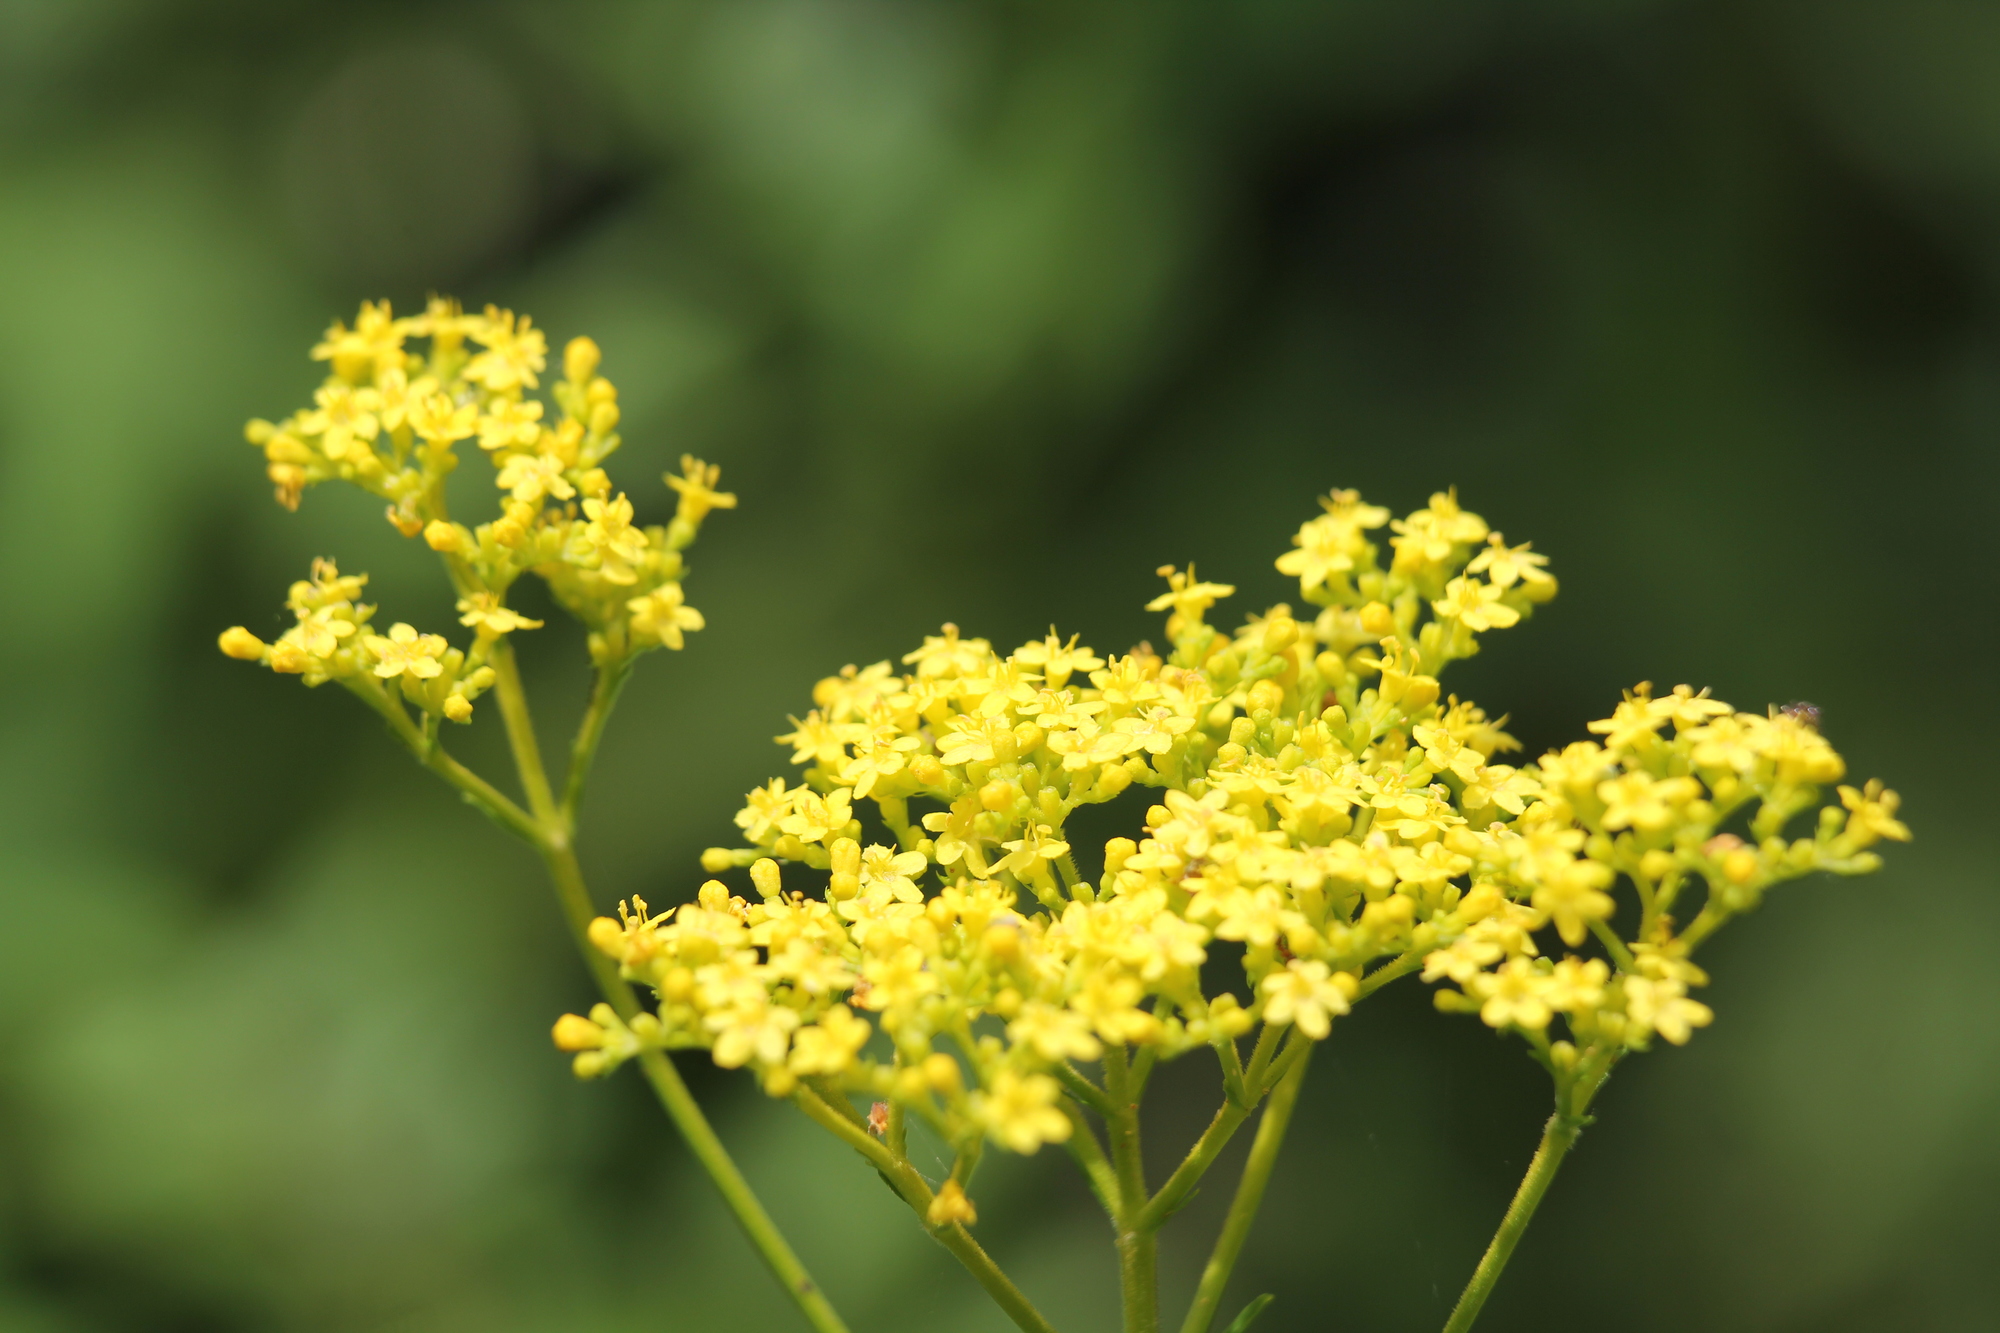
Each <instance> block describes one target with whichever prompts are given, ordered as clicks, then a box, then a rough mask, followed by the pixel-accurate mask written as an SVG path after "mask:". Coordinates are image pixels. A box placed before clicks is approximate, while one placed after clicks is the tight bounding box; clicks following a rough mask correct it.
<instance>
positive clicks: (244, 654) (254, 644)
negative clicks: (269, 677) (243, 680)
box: [215, 625, 264, 662]
mask: <svg viewBox="0 0 2000 1333" xmlns="http://www.w3.org/2000/svg"><path fill="white" fill-rule="evenodd" d="M215 646H216V647H218V648H220V649H222V651H223V652H224V653H225V654H226V655H228V656H230V657H233V658H235V659H236V660H237V661H239V662H261V661H262V660H263V659H264V641H263V640H262V639H260V638H258V637H257V636H256V635H254V634H252V633H251V632H250V631H249V630H247V629H244V628H243V627H242V626H241V625H232V626H231V627H229V628H228V629H226V630H224V631H222V634H221V636H220V637H219V638H217V639H216V641H215Z"/></svg>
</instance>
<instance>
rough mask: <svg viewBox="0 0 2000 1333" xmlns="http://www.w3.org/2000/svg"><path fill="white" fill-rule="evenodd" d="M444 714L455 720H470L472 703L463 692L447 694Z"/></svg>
mask: <svg viewBox="0 0 2000 1333" xmlns="http://www.w3.org/2000/svg"><path fill="white" fill-rule="evenodd" d="M444 715H445V716H446V717H447V718H449V719H450V720H451V721H453V722H470V721H472V705H471V704H470V703H468V702H467V701H466V698H465V696H464V695H462V694H451V695H446V696H445V701H444Z"/></svg>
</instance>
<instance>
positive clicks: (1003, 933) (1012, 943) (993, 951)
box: [980, 926, 1021, 965]
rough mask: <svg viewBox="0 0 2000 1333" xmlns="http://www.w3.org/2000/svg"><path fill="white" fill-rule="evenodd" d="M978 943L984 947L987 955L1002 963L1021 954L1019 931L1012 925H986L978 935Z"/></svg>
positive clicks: (1010, 960)
mask: <svg viewBox="0 0 2000 1333" xmlns="http://www.w3.org/2000/svg"><path fill="white" fill-rule="evenodd" d="M980 944H981V945H983V946H984V947H985V949H986V956H987V957H989V958H991V959H992V960H993V961H994V962H996V963H1000V964H1002V965H1005V964H1007V963H1011V962H1013V961H1014V960H1015V959H1016V958H1019V957H1020V956H1021V932H1020V930H1018V929H1017V928H1016V927H1013V926H988V927H987V928H986V933H985V934H984V935H982V936H980Z"/></svg>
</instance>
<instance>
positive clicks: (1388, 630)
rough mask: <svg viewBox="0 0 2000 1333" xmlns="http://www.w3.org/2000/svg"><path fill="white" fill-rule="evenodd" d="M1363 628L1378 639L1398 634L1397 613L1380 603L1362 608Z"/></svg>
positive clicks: (1373, 603) (1369, 604) (1372, 603)
mask: <svg viewBox="0 0 2000 1333" xmlns="http://www.w3.org/2000/svg"><path fill="white" fill-rule="evenodd" d="M1361 628H1362V629H1363V630H1365V631H1367V632H1368V633H1370V634H1373V635H1375V636H1376V637H1377V638H1380V637H1381V636H1383V635H1385V634H1394V633H1395V632H1396V613H1395V612H1393V611H1391V610H1390V609H1389V608H1388V607H1386V606H1384V605H1383V604H1382V603H1380V602H1370V603H1368V605H1366V606H1364V607H1362V608H1361Z"/></svg>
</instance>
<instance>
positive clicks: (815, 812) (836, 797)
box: [778, 787, 854, 842]
mask: <svg viewBox="0 0 2000 1333" xmlns="http://www.w3.org/2000/svg"><path fill="white" fill-rule="evenodd" d="M853 818H854V811H853V809H852V808H851V806H850V804H849V801H848V792H847V789H846V788H844V787H843V788H841V789H840V790H838V791H835V792H833V793H832V794H831V795H828V796H821V795H820V794H819V793H818V792H814V791H803V792H801V793H800V794H799V799H798V802H797V804H795V805H794V806H793V807H792V811H791V813H790V814H788V815H785V816H784V817H782V818H781V819H779V820H778V827H779V828H780V829H781V830H783V831H784V832H786V833H789V834H791V835H792V836H793V837H794V838H797V839H798V840H799V841H800V842H825V841H826V840H827V839H828V838H833V837H838V836H840V835H841V834H842V833H845V832H846V831H847V825H848V824H849V822H851V821H852V820H853Z"/></svg>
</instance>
